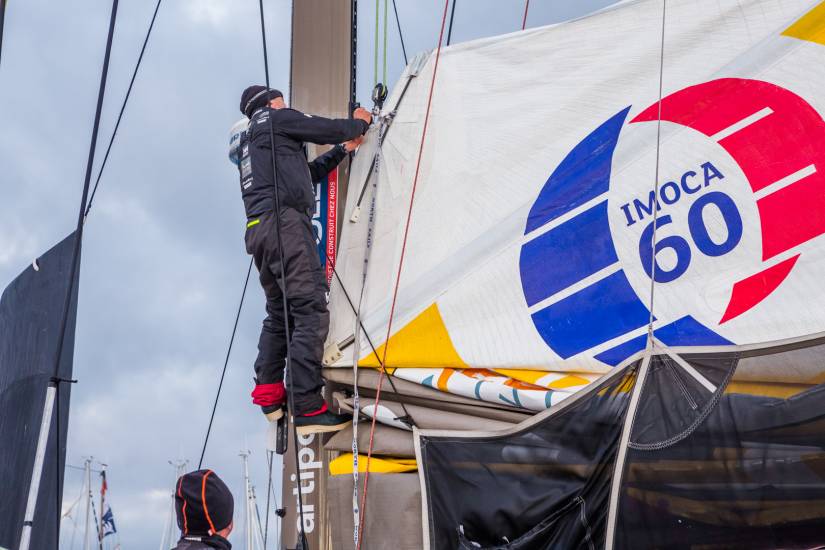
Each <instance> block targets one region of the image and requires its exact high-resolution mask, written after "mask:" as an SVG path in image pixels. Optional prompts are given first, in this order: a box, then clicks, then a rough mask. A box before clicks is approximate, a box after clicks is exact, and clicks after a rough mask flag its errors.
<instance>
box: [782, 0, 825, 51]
mask: <svg viewBox="0 0 825 550" xmlns="http://www.w3.org/2000/svg"><path fill="white" fill-rule="evenodd" d="M782 35H783V36H790V37H792V38H798V39H800V40H807V41H809V42H816V43H817V44H822V45H823V46H825V2H822V3H820V4H819V5H818V6H816V7H815V8H814V9H812V10H811V11H809V12H808V13H806V14H805V15H803V16H802V17H800V18H799V19H797V20H796V22H795V23H794V24H793V25H791V26H790V27H788V28H787V29H785V31H784V32H783V33H782Z"/></svg>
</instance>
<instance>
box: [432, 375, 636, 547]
mask: <svg viewBox="0 0 825 550" xmlns="http://www.w3.org/2000/svg"><path fill="white" fill-rule="evenodd" d="M635 369H636V365H631V366H630V367H627V368H626V369H625V370H624V371H623V372H620V373H615V375H614V376H612V377H610V378H609V379H607V380H605V381H603V382H602V383H600V384H597V385H595V386H594V387H593V388H590V389H588V390H585V391H584V392H582V395H581V396H580V397H579V398H571V400H570V402H566V403H563V404H562V405H563V406H561V405H560V406H559V409H558V411H557V412H555V414H552V415H550V416H548V415H546V414H543V415H540V416H539V417H538V419H537V421H536V420H534V421H530V422H528V423H525V425H524V426H523V427H521V428H520V429H519V430H518V431H515V432H512V433H507V434H506V435H489V436H485V437H473V436H469V437H450V436H449V435H444V436H430V435H422V436H421V437H420V442H419V449H420V455H421V456H420V458H421V462H420V464H419V468H421V469H422V470H423V471H422V475H423V476H424V480H425V488H426V494H427V499H428V502H427V506H428V509H427V522H428V527H429V537H430V547H431V548H467V549H471V548H472V549H478V548H496V549H499V548H501V549H504V548H507V549H518V550H543V549H548V550H549V549H551V548H552V549H556V548H579V547H583V548H601V547H602V545H603V541H604V533H605V523H606V519H607V500H608V496H609V492H610V483H611V479H612V471H613V464H614V461H615V459H616V451H617V449H618V446H619V439H620V436H621V427H622V422H623V419H624V415H625V412H626V410H627V405H628V402H629V396H630V391H631V389H632V387H633V373H635Z"/></svg>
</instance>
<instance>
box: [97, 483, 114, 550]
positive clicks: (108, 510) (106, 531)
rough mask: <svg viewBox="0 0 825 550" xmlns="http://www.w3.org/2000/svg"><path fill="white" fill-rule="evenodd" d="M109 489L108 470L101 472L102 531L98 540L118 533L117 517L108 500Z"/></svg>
mask: <svg viewBox="0 0 825 550" xmlns="http://www.w3.org/2000/svg"><path fill="white" fill-rule="evenodd" d="M108 490H109V484H108V483H107V482H106V470H103V471H102V472H100V510H101V512H102V515H101V516H100V531H99V532H98V541H102V540H103V539H104V538H106V537H107V536H109V535H111V534H113V533H117V527H115V517H114V515H112V507H111V506H110V505H109V503H108V502H107V501H106V492H107V491H108Z"/></svg>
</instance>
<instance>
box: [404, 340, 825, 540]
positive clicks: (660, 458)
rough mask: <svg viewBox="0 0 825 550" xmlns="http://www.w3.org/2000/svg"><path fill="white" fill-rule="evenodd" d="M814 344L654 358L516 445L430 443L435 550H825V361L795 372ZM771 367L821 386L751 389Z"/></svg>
mask: <svg viewBox="0 0 825 550" xmlns="http://www.w3.org/2000/svg"><path fill="white" fill-rule="evenodd" d="M804 345H805V344H804V343H798V342H796V343H793V344H787V345H784V346H783V345H778V346H775V347H773V348H770V347H766V348H764V349H761V350H760V349H750V350H746V349H737V348H735V347H731V348H729V349H730V351H726V350H722V349H708V350H707V351H702V350H698V349H697V350H696V351H695V352H694V351H691V352H690V353H682V354H677V353H675V352H674V351H672V350H669V349H667V348H654V349H653V350H652V351H650V352H648V353H649V357H646V358H644V359H643V360H642V361H641V363H639V368H638V372H639V377H640V379H641V380H642V381H641V382H640V383H636V384H634V383H633V382H632V381H631V380H630V378H629V372H628V373H626V374H622V376H617V374H621V371H620V373H614V374H613V375H612V376H611V377H610V378H609V379H608V380H605V381H603V382H601V384H600V385H599V387H598V388H597V389H595V390H585V391H584V392H582V393H581V394H579V395H578V396H576V397H573V398H571V399H575V402H573V403H572V404H570V405H569V406H565V405H566V403H562V404H561V405H560V406H559V407H558V408H554V409H551V410H549V411H547V413H542V414H541V415H538V416H537V417H536V419H534V420H532V421H528V422H526V423H523V424H521V425H519V426H518V427H516V428H515V429H514V431H512V432H508V433H507V435H499V436H487V437H480V435H481V434H479V433H474V432H456V433H453V434H450V433H449V432H446V431H441V432H428V431H424V432H420V433H419V435H418V442H417V444H418V448H419V450H420V458H421V461H420V464H419V468H420V470H421V472H422V475H423V477H424V480H423V487H424V492H423V495H422V497H423V499H424V502H425V503H426V509H425V514H426V515H425V518H424V521H425V523H428V529H429V532H428V533H427V535H428V537H429V543H430V544H429V547H430V548H438V549H442V548H460V549H466V550H469V549H479V548H486V549H496V550H505V549H506V550H528V549H529V550H539V549H541V550H545V549H547V550H549V549H551V548H552V549H556V548H564V549H567V548H587V549H590V548H593V549H595V548H612V549H617V550H618V549H621V550H648V549H650V550H653V549H662V548H666V549H667V550H682V549H684V550H688V549H690V550H699V549H701V550H717V549H743V550H744V549H748V550H751V549H774V548H783V549H810V548H823V547H825V384H821V383H820V384H816V381H820V382H821V381H822V379H823V377H822V373H823V372H825V363H822V361H825V359H822V358H820V359H817V361H818V362H820V363H821V365H822V366H821V367H820V371H821V372H820V373H819V374H817V373H816V368H809V367H811V365H806V366H805V369H802V368H801V367H802V365H790V366H789V361H790V360H791V358H792V357H801V356H800V354H799V349H800V348H801V347H803V346H804ZM808 345H809V346H810V347H812V348H813V347H814V346H816V345H818V344H817V342H816V341H815V340H813V339H812V340H811V341H810V343H809V344H808ZM755 361H758V362H760V363H761V364H763V365H770V364H771V363H773V362H775V364H777V365H783V366H784V368H797V367H798V368H799V370H800V372H802V371H804V372H810V373H811V376H812V378H811V383H810V384H799V385H796V386H792V387H779V388H773V387H771V386H770V384H767V385H762V386H759V385H750V386H749V385H748V383H744V384H742V383H741V382H743V381H745V382H748V381H750V382H753V380H752V373H746V372H743V373H739V372H738V369H739V367H740V365H748V364H749V363H754V362H755ZM791 362H792V361H791ZM630 368H631V367H628V369H630ZM743 371H747V367H745V368H744V369H743ZM511 449H512V450H513V451H514V452H511V453H509V454H508V451H509V450H511ZM515 457H518V458H517V459H516V458H515ZM611 507H612V509H613V510H615V514H613V513H612V512H611Z"/></svg>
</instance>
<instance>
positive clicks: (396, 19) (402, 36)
mask: <svg viewBox="0 0 825 550" xmlns="http://www.w3.org/2000/svg"><path fill="white" fill-rule="evenodd" d="M0 1H2V0H0ZM392 9H393V11H395V24H396V25H397V26H398V38H399V39H400V40H401V53H403V54H404V65H408V64H409V61H407V48H405V47H404V34H403V33H402V32H401V20H400V19H398V7H397V6H396V5H395V0H392Z"/></svg>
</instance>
